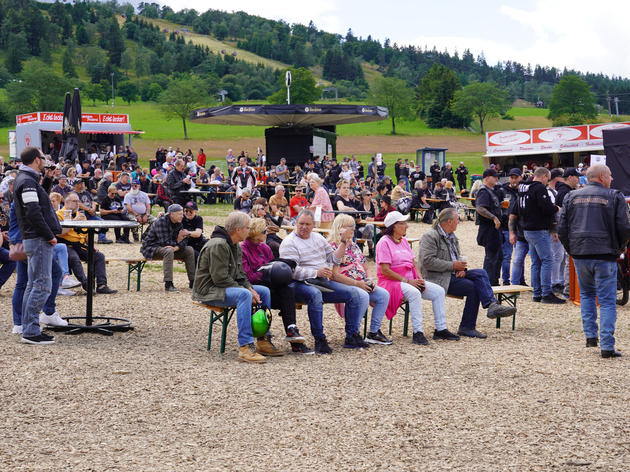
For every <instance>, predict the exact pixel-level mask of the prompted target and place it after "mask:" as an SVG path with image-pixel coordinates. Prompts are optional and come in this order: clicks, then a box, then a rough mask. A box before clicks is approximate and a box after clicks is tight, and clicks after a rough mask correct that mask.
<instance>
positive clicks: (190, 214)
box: [182, 202, 208, 261]
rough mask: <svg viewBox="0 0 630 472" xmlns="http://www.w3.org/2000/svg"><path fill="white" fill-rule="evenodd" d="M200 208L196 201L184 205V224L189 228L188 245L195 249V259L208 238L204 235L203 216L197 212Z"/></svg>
mask: <svg viewBox="0 0 630 472" xmlns="http://www.w3.org/2000/svg"><path fill="white" fill-rule="evenodd" d="M198 210H199V208H198V207H197V204H196V203H195V202H188V203H186V206H185V207H184V219H183V220H182V226H183V227H184V229H186V230H188V231H189V233H188V238H186V245H188V246H190V247H192V248H193V250H194V251H195V261H197V258H198V257H199V253H200V252H201V250H202V249H203V247H204V245H205V244H206V243H207V242H208V240H207V239H206V238H205V237H204V236H203V218H202V217H201V216H199V215H198V214H197V211H198Z"/></svg>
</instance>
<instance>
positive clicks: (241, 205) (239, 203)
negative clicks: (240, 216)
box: [234, 189, 253, 214]
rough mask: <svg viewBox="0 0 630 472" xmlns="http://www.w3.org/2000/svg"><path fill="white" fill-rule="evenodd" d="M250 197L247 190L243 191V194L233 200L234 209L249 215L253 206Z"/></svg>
mask: <svg viewBox="0 0 630 472" xmlns="http://www.w3.org/2000/svg"><path fill="white" fill-rule="evenodd" d="M251 196H252V194H251V192H250V191H249V189H243V193H241V195H240V196H238V197H236V198H235V199H234V209H235V210H238V211H242V212H243V213H247V214H249V212H250V211H251V209H252V205H253V203H252V199H251Z"/></svg>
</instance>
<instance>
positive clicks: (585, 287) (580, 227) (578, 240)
mask: <svg viewBox="0 0 630 472" xmlns="http://www.w3.org/2000/svg"><path fill="white" fill-rule="evenodd" d="M586 178H587V179H588V184H587V185H586V187H584V188H582V189H580V190H576V191H574V192H571V193H570V194H569V195H568V196H567V197H566V198H565V201H564V206H563V211H562V215H561V216H560V225H559V236H560V240H561V241H562V244H563V245H564V247H565V249H566V250H567V252H568V253H569V254H570V255H571V257H573V263H574V264H575V271H576V273H577V277H578V284H579V286H580V298H581V304H580V310H581V315H582V327H583V329H584V334H585V335H586V346H587V347H596V346H597V328H598V327H597V303H598V302H599V306H600V324H601V334H600V347H601V355H602V357H604V358H610V357H620V356H621V353H620V352H619V351H616V350H615V336H614V334H615V322H616V321H617V305H616V298H617V257H618V256H619V254H620V253H621V251H623V249H624V247H625V245H626V243H627V241H628V238H629V237H630V215H628V207H627V205H626V202H625V199H624V196H623V195H622V193H621V192H619V191H618V190H612V189H611V188H610V183H611V182H612V176H611V174H610V169H609V168H608V167H606V166H605V165H594V166H592V167H590V168H589V169H588V171H587V172H586Z"/></svg>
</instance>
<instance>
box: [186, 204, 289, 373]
mask: <svg viewBox="0 0 630 472" xmlns="http://www.w3.org/2000/svg"><path fill="white" fill-rule="evenodd" d="M248 234H249V215H247V214H245V213H243V212H240V211H233V212H232V213H230V214H229V215H228V217H227V219H226V220H225V226H216V227H215V229H214V231H213V233H212V236H211V238H210V240H209V241H208V242H207V243H206V244H205V245H204V247H203V248H202V249H201V252H200V253H199V260H198V261H197V270H196V272H195V282H194V284H193V290H192V298H193V300H196V301H200V302H202V303H205V304H207V305H218V306H236V321H237V325H238V345H239V350H238V360H239V361H241V362H257V363H261V362H265V360H266V358H265V357H264V356H263V355H261V354H265V355H268V356H278V355H282V354H283V351H280V350H278V349H276V348H275V346H274V345H273V344H272V343H271V341H270V337H269V335H265V336H263V337H262V338H258V342H257V346H254V336H253V333H252V302H254V303H256V304H260V305H262V306H263V307H265V308H269V307H271V294H270V292H269V289H268V288H267V287H265V286H263V285H252V284H250V283H249V280H247V276H246V274H245V271H244V270H243V253H242V251H241V246H240V245H239V243H240V242H242V241H244V240H245V238H247V235H248Z"/></svg>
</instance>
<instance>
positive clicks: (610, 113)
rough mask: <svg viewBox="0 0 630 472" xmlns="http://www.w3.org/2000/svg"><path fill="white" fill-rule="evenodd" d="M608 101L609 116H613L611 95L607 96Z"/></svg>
mask: <svg viewBox="0 0 630 472" xmlns="http://www.w3.org/2000/svg"><path fill="white" fill-rule="evenodd" d="M606 101H607V102H608V116H612V110H611V109H610V95H608V94H606Z"/></svg>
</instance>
